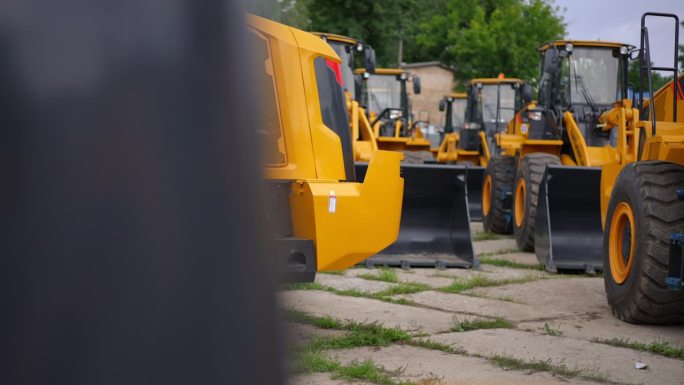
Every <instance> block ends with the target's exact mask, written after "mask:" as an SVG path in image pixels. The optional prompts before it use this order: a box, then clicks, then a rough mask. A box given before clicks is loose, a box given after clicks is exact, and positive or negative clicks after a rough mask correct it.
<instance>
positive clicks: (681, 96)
mask: <svg viewBox="0 0 684 385" xmlns="http://www.w3.org/2000/svg"><path fill="white" fill-rule="evenodd" d="M652 19H660V20H669V21H671V22H672V25H673V26H674V39H672V41H673V42H674V44H673V48H674V50H672V51H670V52H673V51H674V52H675V54H674V55H672V62H671V63H673V64H672V66H671V67H665V66H659V67H653V66H652V64H651V63H652V62H651V54H652V51H651V48H649V47H651V44H650V43H651V41H650V40H651V39H650V37H649V28H648V26H647V24H650V23H647V20H652ZM679 24H680V22H679V18H678V17H677V15H674V14H668V13H660V12H658V13H655V12H646V13H644V14H643V15H642V17H641V39H640V47H639V50H638V55H636V56H637V58H638V64H639V68H640V69H641V71H640V73H639V77H640V79H639V83H640V89H641V91H642V92H645V91H648V92H649V94H650V96H651V98H650V100H638V99H637V102H638V103H637V105H636V108H634V107H633V106H632V104H631V103H630V102H629V101H623V102H622V103H619V104H617V105H615V106H614V107H613V109H612V110H609V111H605V112H604V113H603V114H602V115H601V116H600V119H599V121H600V122H601V123H603V124H604V125H605V127H606V128H612V129H615V130H617V141H618V145H617V152H618V157H617V159H618V160H617V162H615V163H614V164H609V165H605V166H604V167H603V169H602V170H601V179H600V186H601V188H600V190H601V192H600V200H601V204H600V211H601V227H602V229H603V248H602V253H601V255H602V262H603V267H604V274H603V281H604V287H605V292H606V299H607V302H608V305H609V306H610V308H611V310H612V313H613V315H615V317H616V318H618V319H620V320H623V321H625V322H629V323H635V324H682V323H684V290H683V289H684V206H683V205H682V202H683V201H684V75H682V74H679V71H678V66H679V63H678V60H677V59H678V58H677V55H676V52H677V42H678V40H679ZM656 31H657V30H656ZM659 39H662V37H661V36H659ZM654 71H660V72H669V73H671V74H672V75H673V76H672V80H670V81H669V82H668V83H667V84H666V85H665V86H664V87H661V88H660V89H659V90H657V91H655V92H654V90H653V88H652V87H653V86H652V76H653V73H654Z"/></svg>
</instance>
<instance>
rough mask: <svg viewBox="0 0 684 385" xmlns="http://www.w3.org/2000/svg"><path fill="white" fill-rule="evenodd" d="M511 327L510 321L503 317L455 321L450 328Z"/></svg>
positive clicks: (459, 330) (460, 329)
mask: <svg viewBox="0 0 684 385" xmlns="http://www.w3.org/2000/svg"><path fill="white" fill-rule="evenodd" d="M512 327H513V324H511V322H510V321H508V320H507V319H504V318H495V319H474V320H463V321H458V320H457V321H456V325H454V326H453V327H452V328H451V331H453V332H469V331H472V330H479V329H510V328H512Z"/></svg>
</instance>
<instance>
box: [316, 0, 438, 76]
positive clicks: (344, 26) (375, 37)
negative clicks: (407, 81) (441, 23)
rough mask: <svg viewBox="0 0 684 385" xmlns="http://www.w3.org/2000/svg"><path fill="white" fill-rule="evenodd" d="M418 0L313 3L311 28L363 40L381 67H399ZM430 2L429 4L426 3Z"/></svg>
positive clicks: (320, 0)
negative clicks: (402, 39)
mask: <svg viewBox="0 0 684 385" xmlns="http://www.w3.org/2000/svg"><path fill="white" fill-rule="evenodd" d="M419 3H420V2H419V1H418V0H310V3H309V9H308V11H309V16H310V20H311V25H310V29H311V30H313V31H321V32H330V33H337V34H341V35H346V36H351V37H354V38H357V39H361V40H363V41H365V42H366V43H368V44H370V45H371V46H373V48H375V52H376V55H377V62H378V64H379V65H381V66H396V65H397V64H398V63H397V50H398V46H399V38H400V36H402V35H403V34H404V31H405V30H410V28H411V23H410V22H409V21H408V19H409V15H410V14H411V12H412V11H413V10H415V9H417V7H418V4H419ZM427 3H430V1H427Z"/></svg>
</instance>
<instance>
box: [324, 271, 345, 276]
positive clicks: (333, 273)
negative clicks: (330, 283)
mask: <svg viewBox="0 0 684 385" xmlns="http://www.w3.org/2000/svg"><path fill="white" fill-rule="evenodd" d="M319 273H321V274H328V275H347V270H328V271H319Z"/></svg>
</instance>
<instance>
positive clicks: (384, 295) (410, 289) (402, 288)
mask: <svg viewBox="0 0 684 385" xmlns="http://www.w3.org/2000/svg"><path fill="white" fill-rule="evenodd" d="M285 289H286V290H322V291H327V292H329V293H333V294H337V295H343V296H347V297H361V298H370V299H377V300H380V301H384V302H389V303H395V304H399V305H415V302H413V301H411V300H408V299H404V298H391V297H392V296H394V295H399V294H413V293H418V292H421V291H426V290H432V288H431V287H430V286H428V285H424V284H422V283H414V282H402V283H397V284H394V285H392V286H391V287H390V288H388V289H386V290H382V291H378V292H374V293H369V292H365V291H361V290H356V289H346V290H339V289H335V288H334V287H329V286H325V285H322V284H320V283H316V282H310V283H295V284H290V285H286V286H285Z"/></svg>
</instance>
